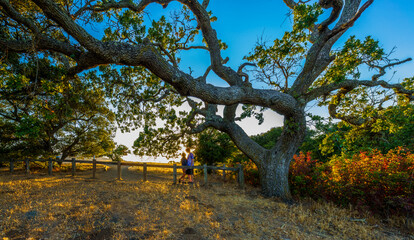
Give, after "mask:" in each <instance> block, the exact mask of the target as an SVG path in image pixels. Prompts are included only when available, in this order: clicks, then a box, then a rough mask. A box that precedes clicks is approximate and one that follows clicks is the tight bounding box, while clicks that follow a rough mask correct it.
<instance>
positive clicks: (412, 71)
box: [115, 0, 414, 146]
mask: <svg viewBox="0 0 414 240" xmlns="http://www.w3.org/2000/svg"><path fill="white" fill-rule="evenodd" d="M363 2H365V1H364V0H363ZM178 6H179V4H178V3H175V2H173V3H171V4H170V6H169V7H168V8H167V9H163V8H162V7H161V6H159V5H157V4H152V5H150V6H149V8H148V9H147V10H148V11H149V12H150V16H151V17H152V18H155V19H156V18H158V17H159V16H160V15H161V14H166V15H167V16H168V11H169V10H170V9H174V8H177V7H178ZM209 10H211V11H212V12H213V15H214V16H217V17H218V20H217V21H216V22H214V23H213V27H214V28H215V29H216V31H217V35H218V38H219V39H221V40H223V41H224V42H225V43H227V45H228V46H229V47H228V49H227V50H225V51H223V52H222V55H223V57H224V58H225V57H229V58H230V61H229V62H228V65H229V66H230V67H234V68H236V69H237V67H238V66H239V65H240V64H242V63H243V62H245V61H244V60H243V57H244V56H245V55H247V54H248V53H249V51H251V50H252V49H253V47H254V44H255V43H256V42H257V40H258V39H259V38H260V37H261V36H263V38H264V39H265V40H269V41H270V42H271V41H273V40H274V39H275V38H277V37H281V36H282V35H283V33H284V32H285V31H287V30H290V28H291V20H290V19H289V18H288V17H287V13H288V12H289V9H288V8H287V7H286V5H285V4H284V3H283V1H282V0H272V1H271V0H256V1H247V0H239V1H230V0H211V1H210V5H209ZM413 12H414V1H413V0H398V1H395V0H394V1H392V0H375V1H374V3H373V4H372V5H371V6H370V7H369V8H368V9H367V10H366V11H365V12H364V13H363V15H362V16H361V17H360V19H359V20H358V21H357V22H356V23H355V25H354V26H353V27H352V28H351V29H350V30H349V31H348V32H347V33H346V34H345V35H344V36H343V37H342V38H341V39H340V40H339V41H338V43H337V44H336V47H340V46H341V43H343V42H344V41H346V39H347V38H348V37H349V36H351V35H356V37H357V38H360V39H363V38H365V37H366V36H368V35H371V36H372V37H373V38H374V39H375V40H379V41H380V43H381V45H382V46H383V47H384V49H385V50H386V51H390V50H391V49H392V48H393V47H396V50H395V53H394V54H393V55H392V57H393V58H398V59H405V58H408V57H414V44H413V42H414V14H413ZM182 66H183V69H188V68H187V67H188V66H191V67H192V69H193V70H195V75H201V74H203V73H204V70H205V69H206V68H207V67H208V66H209V58H208V54H207V53H206V52H205V51H203V50H197V51H193V52H191V53H190V54H186V55H183V61H182ZM394 70H397V73H396V74H395V76H394V77H393V79H392V81H399V80H401V79H403V78H404V77H412V76H414V62H413V61H411V62H409V63H406V64H404V65H401V66H399V67H397V68H395V69H393V70H390V72H393V71H394ZM388 76H390V75H388ZM210 81H212V82H214V83H216V84H220V85H221V84H222V83H221V82H220V81H219V80H218V79H216V78H215V77H214V76H213V75H212V76H211V79H210ZM312 111H314V112H316V113H318V114H322V115H323V114H324V110H323V109H322V110H321V109H311V112H312ZM280 121H281V118H279V117H277V116H276V115H275V114H273V113H266V115H265V122H264V124H263V126H257V121H247V122H245V123H244V124H243V125H244V127H245V129H246V131H247V132H248V133H249V134H253V133H256V134H257V133H260V132H263V131H266V130H268V129H269V128H271V127H273V126H277V125H280V124H281V122H280ZM256 126H257V127H256ZM137 136H138V133H137V132H134V133H128V134H122V135H121V134H117V136H116V139H115V140H116V141H117V142H118V143H120V144H124V145H127V146H131V145H132V142H133V141H134V140H135V139H136V138H137Z"/></svg>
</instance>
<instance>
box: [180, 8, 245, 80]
mask: <svg viewBox="0 0 414 240" xmlns="http://www.w3.org/2000/svg"><path fill="white" fill-rule="evenodd" d="M179 1H180V2H181V3H182V4H185V5H186V6H188V8H189V9H190V10H191V11H192V12H193V14H194V15H195V16H196V18H197V21H198V26H199V27H200V29H201V31H202V34H203V37H204V39H205V41H206V42H207V47H208V49H209V52H210V59H211V67H212V70H213V71H214V72H215V73H216V74H217V75H218V76H219V77H220V78H222V79H223V80H225V81H226V82H228V83H229V84H230V86H233V85H238V84H239V85H240V84H241V83H242V79H241V77H240V76H239V75H238V74H237V72H236V71H234V70H233V69H231V68H229V67H225V66H224V65H223V60H222V57H221V52H220V48H221V47H220V42H219V40H218V38H217V33H216V31H215V30H214V29H213V28H212V27H211V23H210V16H209V14H208V12H207V10H206V9H205V8H204V7H203V6H202V5H201V4H200V3H199V2H198V1H192V0H179Z"/></svg>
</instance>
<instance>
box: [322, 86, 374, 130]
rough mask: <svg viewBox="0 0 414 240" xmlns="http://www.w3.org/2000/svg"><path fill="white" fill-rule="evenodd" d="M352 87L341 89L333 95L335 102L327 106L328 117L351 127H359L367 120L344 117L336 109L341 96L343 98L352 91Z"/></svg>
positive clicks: (357, 117)
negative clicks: (339, 120) (346, 123)
mask: <svg viewBox="0 0 414 240" xmlns="http://www.w3.org/2000/svg"><path fill="white" fill-rule="evenodd" d="M352 89H353V88H352V87H344V88H341V90H340V91H338V93H337V94H336V95H335V100H336V101H335V102H336V103H330V104H329V106H328V110H329V115H330V116H331V117H333V118H336V119H341V120H343V121H345V122H348V123H350V124H352V125H356V126H361V125H362V124H364V123H366V122H367V121H368V120H367V119H365V118H362V117H359V116H344V115H341V114H339V113H338V111H337V108H338V105H339V103H340V102H341V100H342V98H343V96H345V95H346V94H347V93H348V92H350V91H352Z"/></svg>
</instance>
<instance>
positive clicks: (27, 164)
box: [25, 159, 30, 173]
mask: <svg viewBox="0 0 414 240" xmlns="http://www.w3.org/2000/svg"><path fill="white" fill-rule="evenodd" d="M25 162H26V173H30V161H29V159H25Z"/></svg>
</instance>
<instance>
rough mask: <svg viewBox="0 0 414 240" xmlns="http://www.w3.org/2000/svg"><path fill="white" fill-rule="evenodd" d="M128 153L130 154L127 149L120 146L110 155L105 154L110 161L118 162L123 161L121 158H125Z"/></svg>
mask: <svg viewBox="0 0 414 240" xmlns="http://www.w3.org/2000/svg"><path fill="white" fill-rule="evenodd" d="M129 153H131V151H130V150H129V149H128V147H127V146H125V145H122V144H121V145H117V146H116V147H115V149H113V150H112V152H111V153H110V154H107V156H108V157H110V158H111V159H112V161H116V162H119V161H122V160H123V159H122V156H126V155H128V154H129Z"/></svg>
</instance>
